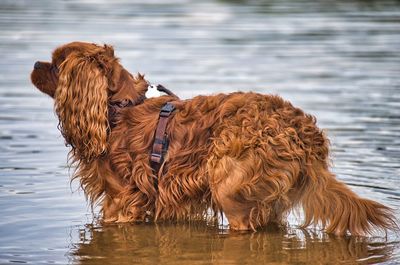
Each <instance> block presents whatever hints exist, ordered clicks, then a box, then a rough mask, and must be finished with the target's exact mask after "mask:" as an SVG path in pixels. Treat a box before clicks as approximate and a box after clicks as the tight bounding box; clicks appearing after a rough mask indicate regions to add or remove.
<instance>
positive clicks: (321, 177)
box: [299, 162, 398, 235]
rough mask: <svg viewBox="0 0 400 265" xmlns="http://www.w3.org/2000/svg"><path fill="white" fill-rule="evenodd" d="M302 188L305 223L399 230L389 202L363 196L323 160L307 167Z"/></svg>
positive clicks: (338, 229)
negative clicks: (335, 173) (339, 179)
mask: <svg viewBox="0 0 400 265" xmlns="http://www.w3.org/2000/svg"><path fill="white" fill-rule="evenodd" d="M306 174H307V177H306V178H304V179H303V181H304V182H303V183H302V184H301V189H300V191H301V192H300V196H301V197H300V198H299V199H300V203H301V205H302V207H303V210H304V218H305V220H304V224H303V225H304V227H306V226H309V225H310V224H321V225H322V226H323V227H324V228H325V229H326V231H327V232H328V233H334V234H336V235H344V234H346V232H347V231H349V232H350V233H351V234H352V235H366V234H371V232H372V231H374V230H375V229H382V230H385V231H386V230H398V226H397V224H396V218H395V216H394V214H393V212H392V209H390V208H389V207H387V206H384V205H382V204H380V203H377V202H375V201H372V200H368V199H363V198H361V197H359V196H358V195H357V194H355V193H354V192H353V191H351V190H350V189H349V187H347V186H346V185H345V184H344V183H342V182H340V181H338V180H337V179H336V177H335V175H334V174H332V173H331V172H330V171H329V169H328V168H327V166H325V165H324V164H323V163H322V162H321V163H320V162H314V163H313V165H310V166H308V167H307V169H306Z"/></svg>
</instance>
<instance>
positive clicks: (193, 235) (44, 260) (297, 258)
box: [0, 0, 400, 264]
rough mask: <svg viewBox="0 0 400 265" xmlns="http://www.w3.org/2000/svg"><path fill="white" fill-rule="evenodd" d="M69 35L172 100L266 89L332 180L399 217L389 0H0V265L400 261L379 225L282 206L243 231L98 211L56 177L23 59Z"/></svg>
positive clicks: (398, 34) (62, 153)
mask: <svg viewBox="0 0 400 265" xmlns="http://www.w3.org/2000/svg"><path fill="white" fill-rule="evenodd" d="M111 2H112V4H111ZM143 2H144V1H143ZM73 40H83V41H91V42H101V43H109V44H113V45H114V46H115V49H116V54H117V55H118V56H119V57H120V58H121V61H122V64H123V65H124V66H125V67H126V68H127V69H129V70H130V71H131V72H132V73H134V72H138V71H139V72H141V73H145V74H146V77H147V79H149V80H150V81H152V82H154V83H161V84H163V85H165V86H167V87H168V88H170V89H172V90H173V91H174V92H176V93H177V94H179V96H181V97H183V98H188V97H191V96H194V95H197V94H209V93H216V92H229V91H236V90H243V91H249V90H252V91H257V92H262V93H275V94H280V95H281V96H283V97H285V98H286V99H289V100H291V101H292V102H293V103H294V104H295V105H297V106H299V107H301V108H303V109H305V110H306V111H307V112H309V113H312V114H314V115H316V116H317V117H318V122H319V125H320V127H321V128H325V129H326V130H327V133H328V135H329V137H330V139H331V142H332V161H333V165H334V169H333V170H334V171H335V173H337V174H338V177H339V178H340V179H342V180H343V181H345V182H346V183H347V184H349V185H350V186H351V188H352V189H353V190H354V191H356V192H357V193H358V194H360V195H362V196H365V197H368V198H372V199H375V200H377V201H379V202H382V203H384V204H386V205H389V206H391V207H393V208H394V209H395V212H396V216H397V217H400V191H399V183H400V163H399V162H400V74H399V73H400V53H399V51H400V2H399V1H370V0H368V1H320V2H316V1H311V2H308V1H285V0H284V1H262V0H259V1H256V0H254V1H250V0H249V1H240V0H236V1H227V0H225V1H211V0H205V1H194V0H192V1H190V0H174V1H168V3H167V1H162V0H151V1H146V4H143V3H140V2H139V1H124V0H118V1H106V0H85V1H51V0H47V1H46V0H43V1H28V0H26V1H22V0H3V1H1V2H0V55H1V60H0V211H1V212H0V214H1V218H0V264H14V263H29V264H48V263H56V264H66V263H71V264H135V263H140V264H154V263H165V264H172V263H178V264H187V263H191V264H262V263H265V264H338V263H345V264H352V263H377V262H384V263H386V264H398V263H400V245H399V243H398V242H399V236H398V235H396V234H394V233H389V234H388V236H387V237H384V235H382V234H378V236H376V237H370V238H359V237H344V238H337V237H332V236H329V235H326V234H324V233H321V232H317V231H312V230H307V231H304V230H299V229H296V228H295V227H296V226H295V224H296V223H298V220H296V219H295V218H290V227H289V228H288V229H287V230H286V231H282V230H276V229H273V228H268V230H266V231H260V232H257V233H244V234H241V233H232V232H229V231H227V230H222V229H220V230H218V229H216V228H214V227H207V226H206V225H205V224H197V223H196V224H163V225H154V224H141V225H114V226H101V225H99V224H97V222H96V221H93V215H92V213H91V210H90V208H88V207H87V206H86V202H85V198H84V195H83V194H82V193H81V192H79V191H76V190H77V185H76V184H72V185H70V183H69V177H68V176H69V171H68V168H66V156H67V152H68V149H67V148H65V147H64V145H63V139H62V137H61V136H60V133H59V132H58V131H57V129H56V127H57V120H56V118H55V116H54V114H53V111H52V101H51V100H50V99H49V98H48V97H46V96H44V95H42V94H40V93H39V92H38V91H37V90H35V89H34V87H33V86H32V85H31V84H30V81H29V74H30V71H31V69H32V65H33V63H34V62H35V61H36V60H49V58H50V51H51V50H53V49H54V48H55V47H56V46H58V45H61V44H63V43H65V42H69V41H73ZM73 191H74V192H73ZM95 212H96V210H95Z"/></svg>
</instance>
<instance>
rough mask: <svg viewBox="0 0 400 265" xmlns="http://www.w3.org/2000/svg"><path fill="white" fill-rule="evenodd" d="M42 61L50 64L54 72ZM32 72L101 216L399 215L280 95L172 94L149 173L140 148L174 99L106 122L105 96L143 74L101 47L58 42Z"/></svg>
mask: <svg viewBox="0 0 400 265" xmlns="http://www.w3.org/2000/svg"><path fill="white" fill-rule="evenodd" d="M49 65H51V66H52V67H57V68H58V69H59V74H58V76H56V78H54V76H53V77H51V78H49V76H52V75H51V74H49V69H50V68H51V67H50V66H49ZM54 79H56V81H54ZM32 82H33V83H34V84H35V85H36V86H37V87H38V88H39V89H40V90H41V91H43V92H44V93H46V94H48V95H50V96H52V97H54V100H55V111H56V113H57V115H58V117H59V119H60V126H59V127H60V130H61V132H62V134H63V136H64V137H65V140H66V142H67V144H69V145H70V146H71V147H72V150H71V153H70V155H71V156H72V161H74V162H75V165H76V172H75V174H74V178H79V179H80V182H81V186H82V188H83V189H84V191H85V193H86V195H87V196H88V198H89V200H90V201H91V203H95V202H99V203H100V204H101V206H102V213H103V217H104V220H105V221H107V222H129V221H143V220H147V219H152V220H155V221H157V220H179V219H185V220H187V219H191V220H193V219H196V220H202V219H204V218H205V217H206V216H207V215H208V214H209V213H210V209H211V210H213V212H214V213H218V212H219V211H223V212H224V213H225V214H226V216H227V218H228V220H229V223H230V227H231V228H232V229H236V230H247V229H253V230H255V229H257V228H259V227H263V226H265V225H266V224H268V223H278V224H283V222H284V220H285V217H286V214H287V213H288V212H289V211H290V210H291V209H292V208H294V207H297V206H300V207H302V208H303V209H304V213H305V221H304V226H308V225H310V224H321V225H322V226H323V227H324V228H326V231H327V232H330V233H335V234H337V235H343V234H346V233H347V232H350V233H352V234H355V235H363V234H366V233H369V232H371V231H372V229H373V228H383V229H392V228H395V227H396V226H397V225H396V223H395V218H394V216H393V214H392V212H391V210H390V209H389V208H388V207H386V206H384V205H381V204H379V203H377V202H374V201H370V200H367V199H362V198H360V197H359V196H357V195H356V194H355V193H354V192H352V191H351V190H350V189H349V188H348V187H347V186H346V185H345V184H343V183H341V182H339V181H338V180H337V179H336V178H335V176H334V175H333V174H332V173H331V172H330V171H329V165H328V159H329V142H328V140H327V138H326V136H325V135H324V133H323V131H321V130H320V129H319V128H318V127H317V126H316V120H315V118H314V117H313V116H311V115H308V114H305V113H304V112H303V111H302V110H300V109H299V108H296V107H293V106H292V105H291V104H290V103H289V102H287V101H285V100H283V99H282V98H280V97H279V96H273V95H261V94H256V93H240V92H237V93H232V94H228V95H226V94H218V95H213V96H198V97H195V98H193V99H189V100H185V101H179V102H175V105H176V106H177V111H176V113H175V115H174V117H173V118H172V120H171V121H170V124H169V127H168V130H167V132H168V135H169V136H170V146H169V150H168V153H167V156H166V158H165V161H164V163H163V165H162V167H161V170H160V172H159V173H158V176H155V175H154V173H153V171H152V169H151V167H150V164H149V156H150V150H151V146H152V141H153V137H154V132H155V128H156V126H157V118H158V114H159V111H160V108H161V107H162V106H163V105H164V104H165V103H166V102H169V101H174V100H175V98H173V97H170V96H162V97H158V98H151V99H146V100H145V101H144V102H143V103H142V104H140V105H137V106H134V107H129V108H126V109H123V110H122V111H121V112H120V113H119V115H118V117H117V121H116V126H115V128H113V129H112V130H111V129H110V126H109V124H108V121H107V106H108V103H109V102H113V101H115V100H121V99H137V98H138V97H139V96H142V95H144V93H145V92H146V87H147V81H146V80H145V79H144V77H143V76H141V75H138V76H137V77H133V76H132V75H131V74H129V73H128V72H127V71H126V70H125V69H124V68H123V67H122V66H121V65H120V64H119V62H118V60H117V59H116V58H115V57H114V53H113V50H112V48H111V47H110V46H98V45H95V44H88V43H80V42H75V43H70V44H67V45H64V46H62V47H60V48H58V49H57V50H56V51H55V52H54V53H53V61H52V63H42V67H40V68H39V69H35V70H34V71H33V72H32ZM155 178H158V189H156V188H155V186H154V180H155Z"/></svg>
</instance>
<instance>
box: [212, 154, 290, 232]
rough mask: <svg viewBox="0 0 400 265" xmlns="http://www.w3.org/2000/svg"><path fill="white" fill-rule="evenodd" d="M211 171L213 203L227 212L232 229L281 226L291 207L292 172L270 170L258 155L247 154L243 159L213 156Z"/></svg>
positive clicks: (241, 157)
mask: <svg viewBox="0 0 400 265" xmlns="http://www.w3.org/2000/svg"><path fill="white" fill-rule="evenodd" d="M208 171H209V174H210V187H211V192H212V198H213V202H214V203H215V204H216V206H217V208H218V209H220V210H222V211H223V212H224V213H225V215H226V217H227V218H228V221H229V224H230V228H231V229H233V230H250V229H252V230H256V229H257V228H259V227H263V226H265V225H267V224H268V223H278V224H281V222H282V218H283V217H284V216H285V214H286V213H287V212H288V210H289V209H290V207H291V204H290V201H289V199H288V192H289V189H290V186H291V182H292V177H291V173H290V172H289V171H287V170H274V169H273V168H269V169H268V170H267V169H266V168H265V164H264V163H263V160H262V158H261V157H260V156H258V155H257V153H256V152H247V154H246V155H242V156H240V158H233V157H230V156H223V157H222V158H221V159H216V158H215V157H214V159H210V160H209V163H208Z"/></svg>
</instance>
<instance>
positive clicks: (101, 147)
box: [55, 47, 111, 161]
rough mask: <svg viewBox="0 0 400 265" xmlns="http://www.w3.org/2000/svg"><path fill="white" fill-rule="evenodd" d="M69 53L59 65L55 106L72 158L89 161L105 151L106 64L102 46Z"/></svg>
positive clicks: (106, 113)
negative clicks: (87, 50)
mask: <svg viewBox="0 0 400 265" xmlns="http://www.w3.org/2000/svg"><path fill="white" fill-rule="evenodd" d="M98 48H99V49H98V50H97V51H93V52H92V53H82V52H75V53H74V52H73V53H70V54H69V55H68V56H67V58H66V59H65V61H64V62H63V63H62V64H61V66H60V73H59V81H58V87H57V90H56V94H55V110H56V113H57V115H58V117H59V120H60V123H59V129H60V131H61V133H62V134H63V136H64V138H65V140H66V143H67V144H69V145H71V146H72V154H73V155H74V156H75V158H78V159H81V160H85V161H90V160H92V159H93V158H96V157H98V156H100V155H102V154H104V153H105V152H106V151H107V130H108V128H109V124H108V120H107V117H108V108H107V98H108V90H107V88H108V86H109V78H108V75H109V72H110V69H109V68H110V67H111V66H109V65H108V64H107V63H108V62H107V61H106V59H107V57H109V56H108V55H107V54H105V52H104V51H105V50H104V49H103V47H98Z"/></svg>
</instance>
